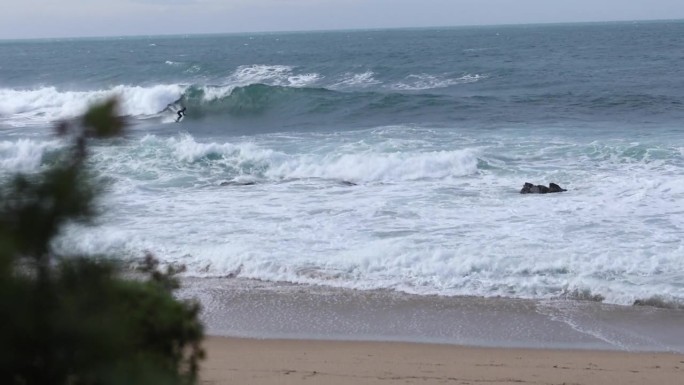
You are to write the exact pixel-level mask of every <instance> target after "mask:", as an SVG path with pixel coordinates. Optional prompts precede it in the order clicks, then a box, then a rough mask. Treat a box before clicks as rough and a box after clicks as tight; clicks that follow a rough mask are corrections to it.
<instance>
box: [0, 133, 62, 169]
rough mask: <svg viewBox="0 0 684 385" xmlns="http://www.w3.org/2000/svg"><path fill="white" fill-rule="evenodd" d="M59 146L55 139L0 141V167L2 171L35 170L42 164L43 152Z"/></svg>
mask: <svg viewBox="0 0 684 385" xmlns="http://www.w3.org/2000/svg"><path fill="white" fill-rule="evenodd" d="M59 147H60V143H59V141H57V140H52V141H37V140H32V139H18V140H16V141H0V169H1V170H2V171H3V172H31V171H36V170H37V169H38V168H39V167H40V165H41V164H42V162H43V157H44V156H45V153H46V152H48V151H51V150H55V149H57V148H59Z"/></svg>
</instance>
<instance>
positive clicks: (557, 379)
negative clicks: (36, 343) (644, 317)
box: [201, 337, 684, 385]
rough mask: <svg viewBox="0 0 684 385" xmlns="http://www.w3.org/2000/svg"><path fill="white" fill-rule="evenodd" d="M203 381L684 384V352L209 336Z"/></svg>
mask: <svg viewBox="0 0 684 385" xmlns="http://www.w3.org/2000/svg"><path fill="white" fill-rule="evenodd" d="M205 347H206V349H207V354H208V358H207V360H206V361H205V362H204V365H203V368H202V372H201V383H203V384H217V385H221V384H263V385H268V384H278V385H286V384H330V385H335V384H359V385H362V384H369V385H377V384H559V385H560V384H615V385H617V384H621V385H624V384H661V385H667V384H672V385H681V384H684V355H681V354H671V353H627V352H615V351H612V352H608V351H578V350H550V349H503V348H475V347H463V346H456V345H435V344H414V343H395V342H349V341H310V340H309V341H307V340H258V339H237V338H225V337H210V338H208V339H207V341H206V342H205Z"/></svg>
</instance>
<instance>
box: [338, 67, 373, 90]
mask: <svg viewBox="0 0 684 385" xmlns="http://www.w3.org/2000/svg"><path fill="white" fill-rule="evenodd" d="M374 76H375V73H374V72H373V71H366V72H363V73H346V74H344V75H343V76H342V79H341V80H340V81H338V82H337V83H334V84H332V85H331V86H330V88H331V89H334V90H337V89H350V88H365V87H370V86H373V85H377V84H380V81H378V80H376V79H375V77H374Z"/></svg>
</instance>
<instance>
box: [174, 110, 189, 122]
mask: <svg viewBox="0 0 684 385" xmlns="http://www.w3.org/2000/svg"><path fill="white" fill-rule="evenodd" d="M185 110H187V107H185V106H183V108H181V109H180V110H178V112H177V114H178V118H176V123H178V122H180V120H181V119H183V117H184V116H185Z"/></svg>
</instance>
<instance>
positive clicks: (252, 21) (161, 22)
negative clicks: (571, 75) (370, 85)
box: [0, 0, 684, 39]
mask: <svg viewBox="0 0 684 385" xmlns="http://www.w3.org/2000/svg"><path fill="white" fill-rule="evenodd" d="M0 6H1V8H0V9H1V11H0V39H16V38H38V37H76V36H120V35H157V34H193V33H225V32H257V31H292V30H295V31H302V30H320V29H326V30H327V29H357V28H395V27H429V26H459V25H482V24H519V23H556V22H576V21H613V20H654V19H684V0H0Z"/></svg>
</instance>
